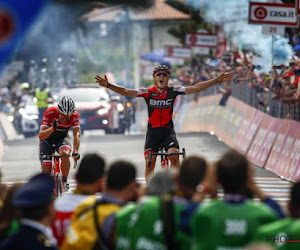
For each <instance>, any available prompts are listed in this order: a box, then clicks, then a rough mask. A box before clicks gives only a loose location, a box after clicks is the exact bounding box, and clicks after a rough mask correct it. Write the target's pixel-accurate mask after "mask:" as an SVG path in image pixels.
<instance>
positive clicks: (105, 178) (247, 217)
mask: <svg viewBox="0 0 300 250" xmlns="http://www.w3.org/2000/svg"><path fill="white" fill-rule="evenodd" d="M253 171H254V169H253V166H252V165H251V164H250V163H249V162H248V160H247V159H246V158H245V157H244V156H243V155H241V154H240V153H238V152H237V151H235V150H232V149H230V150H228V151H227V152H225V153H224V154H223V155H222V156H221V157H220V159H218V160H217V161H216V162H214V163H208V162H207V161H206V159H205V157H203V156H201V155H190V156H188V157H187V158H185V159H184V160H183V161H182V162H181V166H180V168H179V169H175V168H170V169H161V170H157V171H155V172H154V173H153V174H152V175H151V176H150V178H149V181H148V182H147V185H146V186H144V185H142V184H140V183H137V181H136V177H137V176H136V173H137V169H136V166H135V165H134V164H133V163H132V162H130V161H124V160H121V159H120V160H117V161H115V162H112V163H111V164H110V166H107V165H106V162H105V160H104V158H103V157H102V156H101V155H99V154H95V153H89V154H86V155H84V157H83V159H82V160H81V162H80V165H79V168H78V170H77V172H76V174H75V180H76V183H77V186H76V188H75V190H73V191H72V192H67V193H64V194H63V195H62V196H60V197H54V196H53V189H54V180H53V178H52V177H50V176H49V175H48V174H44V173H40V174H36V175H34V176H32V178H31V179H30V180H29V181H28V182H26V183H25V184H20V183H16V184H14V185H13V186H10V187H7V188H6V189H4V187H2V190H1V195H2V206H1V213H0V249H120V250H121V249H128V250H130V249H131V250H133V249H149V250H150V249H151V250H152V249H205V250H207V249H275V248H276V249H277V248H280V249H299V246H300V236H299V234H298V232H299V227H300V222H299V220H298V218H299V215H300V213H299V211H300V210H299V209H300V199H299V197H300V182H296V183H294V184H293V186H292V188H291V196H290V201H289V204H288V206H287V208H283V207H281V206H280V205H279V204H278V203H277V202H276V201H275V200H274V199H273V198H272V197H270V196H268V195H267V194H266V193H264V192H263V191H262V190H261V189H260V188H259V186H258V185H257V184H256V183H255V182H254V179H253Z"/></svg>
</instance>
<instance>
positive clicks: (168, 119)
mask: <svg viewBox="0 0 300 250" xmlns="http://www.w3.org/2000/svg"><path fill="white" fill-rule="evenodd" d="M184 94H185V88H184V87H182V86H178V87H168V86H166V87H165V89H164V91H163V92H162V93H159V92H158V91H157V87H156V85H154V86H152V87H149V88H140V89H138V94H137V97H144V98H145V101H146V103H147V106H148V117H149V119H148V128H158V127H166V128H168V127H169V128H173V126H174V125H173V119H172V116H173V106H174V102H175V99H176V97H177V96H178V95H184Z"/></svg>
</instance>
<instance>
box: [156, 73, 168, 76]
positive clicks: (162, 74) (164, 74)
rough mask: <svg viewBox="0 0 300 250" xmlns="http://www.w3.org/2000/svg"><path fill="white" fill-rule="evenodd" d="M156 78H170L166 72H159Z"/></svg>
mask: <svg viewBox="0 0 300 250" xmlns="http://www.w3.org/2000/svg"><path fill="white" fill-rule="evenodd" d="M155 75H156V76H164V77H165V76H168V74H167V73H166V72H157V73H156V74H155Z"/></svg>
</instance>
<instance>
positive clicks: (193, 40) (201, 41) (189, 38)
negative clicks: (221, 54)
mask: <svg viewBox="0 0 300 250" xmlns="http://www.w3.org/2000/svg"><path fill="white" fill-rule="evenodd" d="M217 43H218V38H217V35H216V34H209V33H187V34H186V36H185V44H186V45H187V46H200V47H211V48H215V47H216V46H217Z"/></svg>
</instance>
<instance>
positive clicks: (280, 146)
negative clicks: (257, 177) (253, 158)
mask: <svg viewBox="0 0 300 250" xmlns="http://www.w3.org/2000/svg"><path fill="white" fill-rule="evenodd" d="M290 125H291V120H287V119H285V120H282V122H281V126H280V128H279V131H278V134H277V137H276V139H275V142H274V145H273V147H272V150H271V152H270V155H269V157H268V160H267V162H266V166H265V168H266V169H268V170H270V171H272V172H274V173H276V174H277V175H279V176H281V174H282V170H283V169H282V166H281V163H282V160H283V158H284V157H283V151H289V150H290V147H291V144H290V143H288V144H286V140H287V137H288V134H290V133H289V131H290ZM285 144H286V145H285Z"/></svg>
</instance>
